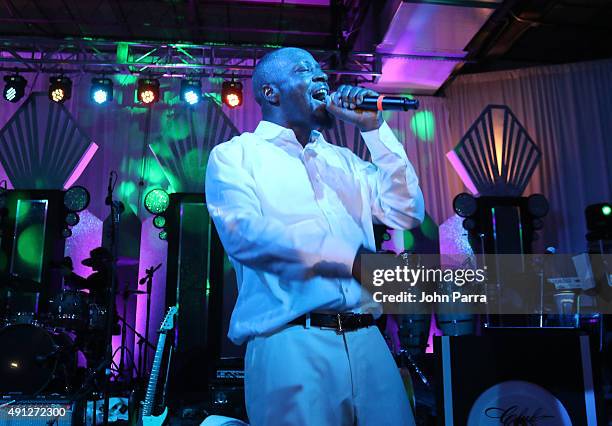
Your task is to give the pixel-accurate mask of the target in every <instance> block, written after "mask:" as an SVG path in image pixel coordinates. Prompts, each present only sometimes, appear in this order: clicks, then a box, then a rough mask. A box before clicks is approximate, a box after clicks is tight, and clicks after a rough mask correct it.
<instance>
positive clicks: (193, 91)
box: [181, 80, 202, 105]
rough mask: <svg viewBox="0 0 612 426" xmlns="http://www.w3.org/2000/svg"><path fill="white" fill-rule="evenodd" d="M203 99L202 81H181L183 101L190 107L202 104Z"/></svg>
mask: <svg viewBox="0 0 612 426" xmlns="http://www.w3.org/2000/svg"><path fill="white" fill-rule="evenodd" d="M201 97H202V84H201V83H200V80H183V81H181V99H182V100H184V101H185V102H187V103H188V104H189V105H195V104H197V103H198V102H200V98H201Z"/></svg>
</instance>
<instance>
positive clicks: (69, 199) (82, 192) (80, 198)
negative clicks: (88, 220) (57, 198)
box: [64, 186, 90, 212]
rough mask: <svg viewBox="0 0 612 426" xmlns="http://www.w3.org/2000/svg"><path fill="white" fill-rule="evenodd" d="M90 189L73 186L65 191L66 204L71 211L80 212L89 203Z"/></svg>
mask: <svg viewBox="0 0 612 426" xmlns="http://www.w3.org/2000/svg"><path fill="white" fill-rule="evenodd" d="M89 199H90V197H89V191H87V189H85V188H84V187H82V186H73V187H71V188H69V189H68V190H67V191H66V192H65V193H64V206H66V208H67V209H68V211H71V212H80V211H83V210H85V209H86V208H87V206H88V205H89Z"/></svg>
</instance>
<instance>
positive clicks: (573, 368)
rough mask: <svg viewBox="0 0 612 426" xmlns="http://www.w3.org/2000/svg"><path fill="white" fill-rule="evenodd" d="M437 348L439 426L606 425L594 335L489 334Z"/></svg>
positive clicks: (444, 340) (449, 340)
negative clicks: (596, 378) (600, 410)
mask: <svg viewBox="0 0 612 426" xmlns="http://www.w3.org/2000/svg"><path fill="white" fill-rule="evenodd" d="M434 348H435V349H434V350H435V353H437V354H439V355H440V356H439V363H440V364H439V368H438V369H437V370H438V371H439V372H442V374H441V375H439V376H438V378H437V379H438V384H439V386H438V390H439V392H438V424H440V425H444V426H452V425H466V426H486V425H500V424H505V425H513V426H514V425H550V426H570V425H571V426H580V425H585V426H596V425H597V424H603V423H598V422H597V420H598V411H597V406H598V404H597V403H598V402H600V401H596V400H597V398H596V392H595V384H596V383H595V381H594V377H593V364H592V357H591V347H590V342H589V337H588V336H586V335H581V334H579V333H578V332H577V331H576V330H570V329H560V330H553V329H527V328H522V329H496V330H485V332H484V335H483V336H458V337H448V336H442V337H437V338H436V339H435V341H434ZM599 405H600V406H601V404H599ZM599 418H600V420H602V421H603V416H602V415H601V413H599Z"/></svg>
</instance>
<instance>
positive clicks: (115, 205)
mask: <svg viewBox="0 0 612 426" xmlns="http://www.w3.org/2000/svg"><path fill="white" fill-rule="evenodd" d="M113 177H114V181H113ZM117 178H118V176H117V172H115V171H111V172H110V177H109V179H108V193H107V196H106V200H105V204H106V205H107V206H110V211H111V229H110V246H111V253H112V260H111V262H110V272H111V286H110V295H109V299H110V301H109V304H108V315H107V317H106V340H105V341H106V355H105V357H104V365H105V376H104V386H103V390H102V391H103V394H104V408H103V410H104V411H103V413H104V414H103V425H104V426H106V425H108V414H109V402H110V395H109V388H110V376H111V365H112V362H113V348H112V338H113V324H114V319H115V318H114V317H115V296H116V294H117V277H116V275H117V234H118V232H117V228H118V227H119V219H120V215H121V212H122V211H123V210H124V209H125V208H124V206H123V203H122V202H121V201H113V190H114V188H115V185H116V184H117Z"/></svg>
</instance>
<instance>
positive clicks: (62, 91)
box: [49, 76, 72, 104]
mask: <svg viewBox="0 0 612 426" xmlns="http://www.w3.org/2000/svg"><path fill="white" fill-rule="evenodd" d="M71 96H72V80H70V79H69V78H68V77H64V76H56V77H51V78H50V79H49V99H50V100H52V101H53V102H57V103H60V104H61V103H64V102H65V101H67V100H68V99H70V97H71Z"/></svg>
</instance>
